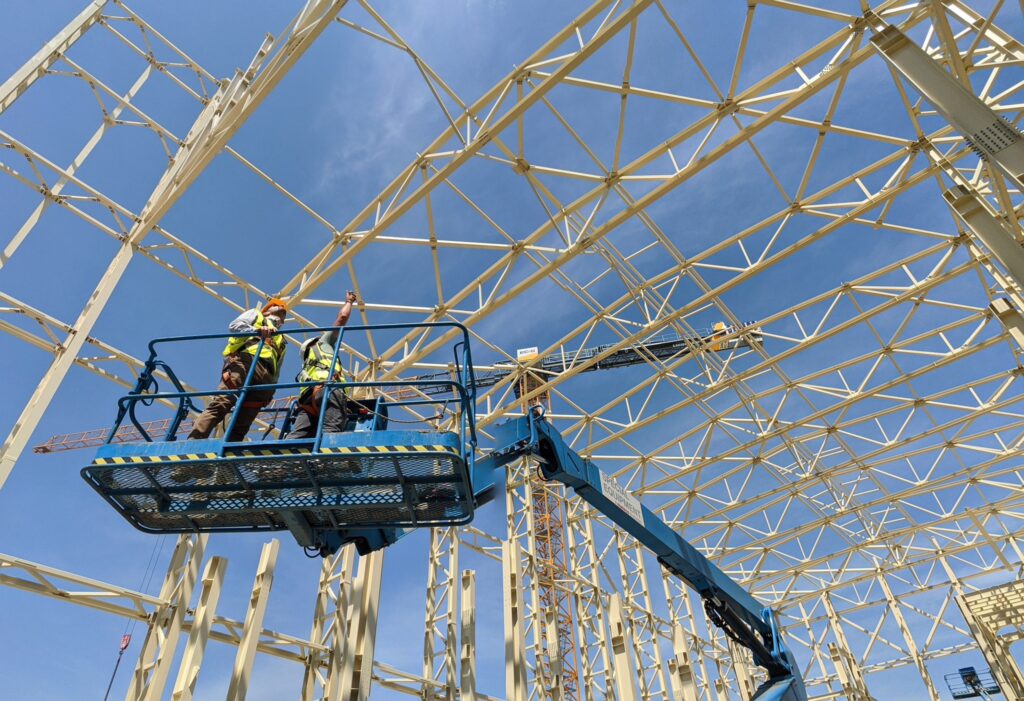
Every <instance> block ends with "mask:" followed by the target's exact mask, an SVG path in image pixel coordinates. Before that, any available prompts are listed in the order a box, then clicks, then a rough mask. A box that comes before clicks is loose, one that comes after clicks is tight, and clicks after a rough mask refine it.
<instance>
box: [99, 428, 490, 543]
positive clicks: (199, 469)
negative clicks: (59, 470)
mask: <svg viewBox="0 0 1024 701" xmlns="http://www.w3.org/2000/svg"><path fill="white" fill-rule="evenodd" d="M289 443H292V445H289ZM303 443H304V445H303ZM82 475H83V476H84V477H85V479H86V481H88V482H89V484H90V485H92V487H93V488H94V489H95V490H96V491H98V492H99V493H100V494H101V495H102V496H103V497H104V498H105V499H106V500H107V502H109V503H110V504H111V506H113V507H114V508H115V509H117V511H118V512H119V513H120V514H121V515H122V516H124V517H125V518H126V519H127V520H128V521H129V522H131V523H132V525H134V526H135V527H136V528H138V529H140V530H143V531H146V532H150V533H168V532H173V533H184V532H190V531H197V530H202V531H204V532H238V531H261V530H282V529H285V528H289V529H291V525H292V524H293V523H294V522H295V521H296V520H297V519H304V520H305V521H306V522H307V523H308V524H309V526H310V527H312V528H313V529H319V528H325V529H329V528H333V529H337V528H340V527H343V526H344V525H345V524H352V523H358V524H360V526H363V527H388V526H390V527H417V526H437V525H453V524H461V523H467V522H468V521H470V520H471V519H472V517H473V500H472V491H471V489H470V483H469V472H468V469H467V465H466V461H465V459H464V457H463V453H462V450H461V448H460V446H459V436H458V434H456V433H450V432H443V433H431V432H420V431H372V432H369V431H367V432H359V433H355V432H351V433H338V434H325V435H324V436H323V438H322V441H321V444H320V447H319V449H318V450H314V448H313V446H312V445H310V442H308V441H303V442H293V441H267V442H264V443H245V444H236V445H234V446H232V445H230V444H228V445H227V446H224V445H223V444H222V443H221V442H220V441H210V440H202V441H172V442H153V443H143V444H138V443H136V444H127V445H126V444H120V445H118V444H111V445H108V446H104V448H102V449H100V451H99V452H98V453H97V455H96V459H95V460H94V461H93V463H92V464H91V465H89V466H88V467H86V468H85V469H83V471H82Z"/></svg>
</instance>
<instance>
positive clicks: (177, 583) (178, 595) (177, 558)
mask: <svg viewBox="0 0 1024 701" xmlns="http://www.w3.org/2000/svg"><path fill="white" fill-rule="evenodd" d="M206 541H207V536H206V535H205V534H203V535H182V536H180V537H179V538H178V543H177V545H176V546H175V548H174V552H173V553H172V554H171V561H170V564H169V565H168V567H167V574H166V575H165V576H164V582H163V585H162V586H161V587H160V601H161V602H166V603H162V604H161V605H160V606H159V607H158V608H157V609H156V611H154V615H153V617H152V618H151V619H150V620H149V621H148V623H149V629H148V631H147V632H146V639H145V641H144V642H143V643H142V649H141V651H140V652H139V661H138V663H137V664H136V666H135V671H134V672H133V673H132V679H131V683H130V684H129V686H128V692H127V694H126V695H125V701H160V699H162V698H163V695H164V686H165V685H166V684H167V679H168V677H169V675H170V672H171V665H172V663H173V662H174V655H175V649H176V648H177V645H178V638H179V637H180V636H181V632H182V630H183V628H184V623H185V614H186V611H187V610H188V605H189V603H190V602H191V601H192V592H193V590H194V588H195V585H196V581H197V580H198V578H199V566H200V564H201V563H202V560H203V552H204V550H205V548H206Z"/></svg>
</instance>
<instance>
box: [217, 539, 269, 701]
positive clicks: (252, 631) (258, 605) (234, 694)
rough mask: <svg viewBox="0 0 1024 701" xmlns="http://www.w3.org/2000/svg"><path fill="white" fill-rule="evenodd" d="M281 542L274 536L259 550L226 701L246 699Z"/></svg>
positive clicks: (242, 700) (243, 700)
mask: <svg viewBox="0 0 1024 701" xmlns="http://www.w3.org/2000/svg"><path fill="white" fill-rule="evenodd" d="M280 545H281V542H280V541H279V540H277V539H276V538H274V539H273V540H271V541H270V542H269V543H265V544H264V545H263V549H262V550H261V551H260V560H259V564H258V565H257V566H256V579H255V580H254V581H253V584H252V594H251V595H250V596H249V607H248V609H247V610H246V613H245V623H244V624H243V626H242V639H241V641H240V642H239V643H238V650H237V652H236V653H235V664H234V667H233V668H232V670H231V681H230V682H229V683H228V693H227V701H245V697H246V694H248V693H249V679H250V677H251V676H252V666H253V663H254V662H256V646H257V643H258V642H259V634H260V631H261V630H263V618H264V617H265V616H266V614H267V604H268V603H269V601H270V589H271V587H272V586H273V585H274V568H275V567H276V566H277V551H278V550H279V549H280Z"/></svg>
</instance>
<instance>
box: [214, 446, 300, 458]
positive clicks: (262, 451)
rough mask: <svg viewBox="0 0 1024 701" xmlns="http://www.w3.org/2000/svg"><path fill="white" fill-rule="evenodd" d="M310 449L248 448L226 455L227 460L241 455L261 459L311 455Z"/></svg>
mask: <svg viewBox="0 0 1024 701" xmlns="http://www.w3.org/2000/svg"><path fill="white" fill-rule="evenodd" d="M310 452H312V451H310V449H309V448H246V449H244V450H232V451H231V452H230V453H228V454H227V455H225V456H224V457H225V458H233V457H237V456H239V455H242V456H245V457H261V456H267V455H309V454H310Z"/></svg>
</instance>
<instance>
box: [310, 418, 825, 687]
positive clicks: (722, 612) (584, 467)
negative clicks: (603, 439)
mask: <svg viewBox="0 0 1024 701" xmlns="http://www.w3.org/2000/svg"><path fill="white" fill-rule="evenodd" d="M492 433H493V434H494V436H495V439H496V441H497V443H498V445H499V446H501V447H500V448H498V449H497V450H495V451H493V452H491V453H489V454H487V455H484V456H482V457H479V458H477V460H476V464H475V466H474V468H473V480H472V483H473V493H474V503H475V507H476V508H479V507H480V506H483V505H484V504H486V503H488V502H490V501H492V500H493V499H494V498H495V497H496V496H497V490H496V484H495V476H496V475H497V474H499V473H498V472H497V471H498V469H499V468H501V467H502V466H504V465H506V464H508V463H510V462H512V461H514V460H516V459H519V458H523V457H532V458H534V459H536V460H537V461H538V462H539V463H540V470H541V474H542V475H543V476H544V478H545V479H547V480H554V481H556V482H561V483H562V484H565V485H567V486H569V487H572V488H573V490H574V491H575V492H576V494H578V495H579V496H580V497H581V498H582V499H583V500H584V501H586V502H587V503H588V504H590V505H591V506H593V507H594V508H595V509H597V510H598V511H599V512H601V513H602V514H604V515H605V516H606V517H607V518H608V519H610V520H611V521H612V522H613V523H615V525H616V526H618V527H619V528H622V529H623V530H624V531H626V532H627V533H629V534H630V535H631V536H633V537H634V538H636V539H637V540H638V541H640V542H641V543H642V544H643V545H644V546H646V547H647V548H648V549H650V550H651V551H652V552H653V553H654V554H655V555H656V556H657V558H658V562H660V563H661V564H662V565H663V566H664V567H665V568H666V569H668V570H669V571H670V572H671V573H672V574H674V575H675V576H677V577H679V578H680V579H682V580H683V581H684V582H686V583H687V584H688V585H689V586H690V587H691V588H692V589H694V590H695V591H697V593H698V594H700V596H701V599H702V600H703V601H704V610H705V611H706V612H707V614H708V618H709V619H710V620H711V621H712V622H713V623H714V624H715V625H717V626H719V627H720V628H722V629H723V630H724V631H725V633H726V635H728V636H729V637H730V638H731V639H732V640H733V641H734V642H736V643H737V644H738V645H741V646H743V647H745V648H746V649H748V650H750V652H751V653H752V654H753V658H754V662H755V663H756V664H758V665H759V666H760V667H762V668H764V669H765V671H766V672H767V674H768V681H766V682H765V683H764V684H762V685H761V687H760V688H758V690H757V692H756V693H755V694H754V697H753V698H754V699H755V700H756V701H807V694H806V691H805V689H804V684H803V679H802V678H801V676H800V671H799V669H798V668H797V666H796V663H795V661H794V659H793V656H792V654H791V653H790V651H789V650H788V648H786V646H785V644H784V643H783V642H782V636H781V632H780V630H779V627H778V623H777V621H776V617H775V612H774V611H773V610H772V609H771V608H769V607H766V606H763V605H761V604H760V603H759V602H758V601H757V600H756V599H755V598H754V597H753V596H751V595H750V594H749V593H748V592H747V591H746V590H744V589H743V588H742V587H740V586H739V585H738V584H737V583H736V582H734V581H733V580H732V579H731V578H730V577H729V576H728V575H726V574H725V573H724V572H723V571H722V570H721V569H719V568H718V567H717V566H715V565H714V564H713V563H712V562H711V561H709V560H708V559H707V558H706V557H704V556H703V555H701V554H700V553H699V552H698V551H697V550H696V548H694V547H693V546H692V545H690V544H689V543H687V542H686V541H685V540H684V539H683V538H682V537H680V536H679V534H677V533H676V532H675V531H673V530H672V529H671V528H670V527H669V526H668V525H667V524H666V523H665V522H664V521H662V520H661V519H660V518H659V517H658V516H656V515H655V514H654V513H653V512H652V511H651V510H650V509H648V508H647V507H645V506H643V505H642V504H641V503H640V501H639V500H638V499H636V498H635V497H633V496H632V495H631V494H629V493H628V492H627V491H625V490H624V489H622V488H621V487H620V486H619V485H618V483H616V482H615V480H614V479H612V478H611V477H610V476H608V475H606V474H605V473H603V472H602V471H601V470H599V469H598V468H597V466H595V465H594V463H593V462H591V461H590V460H588V459H586V458H584V457H582V456H581V455H580V454H579V453H577V452H575V451H574V450H572V448H570V447H569V446H568V445H567V444H566V443H565V440H564V439H563V438H562V435H561V434H560V433H559V432H558V431H557V430H555V428H554V427H553V426H552V425H551V424H550V423H549V422H548V421H547V420H546V419H544V417H543V415H542V414H541V412H540V410H539V408H537V407H534V408H533V409H532V410H531V411H530V413H529V414H528V415H527V416H523V417H518V418H513V419H509V420H507V421H504V422H502V423H500V424H497V425H496V426H495V427H494V429H493V430H492ZM411 531H412V529H387V528H385V529H372V530H368V529H347V530H343V531H340V532H337V533H333V534H330V533H329V534H325V535H328V536H331V537H330V540H331V541H332V542H331V544H330V545H329V546H327V548H326V549H328V550H333V549H335V548H337V547H339V546H340V545H342V544H344V543H348V542H356V544H357V546H359V549H360V552H364V553H365V552H369V551H371V550H376V549H379V548H382V547H385V546H387V545H390V544H392V543H394V542H395V541H397V540H398V539H399V538H401V537H402V536H404V535H405V534H407V533H410V532H411Z"/></svg>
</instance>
